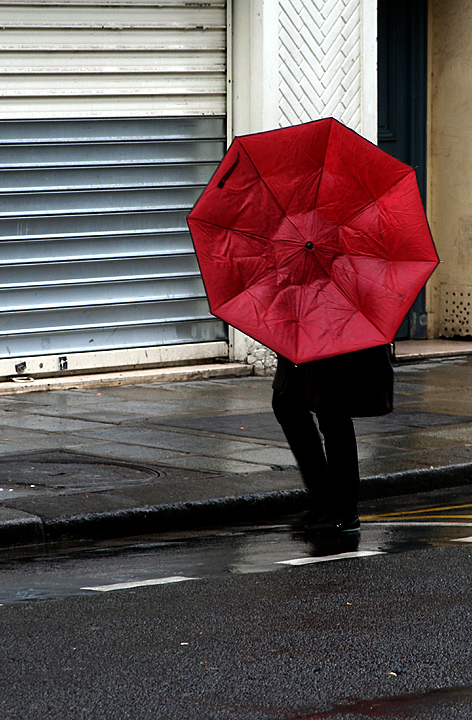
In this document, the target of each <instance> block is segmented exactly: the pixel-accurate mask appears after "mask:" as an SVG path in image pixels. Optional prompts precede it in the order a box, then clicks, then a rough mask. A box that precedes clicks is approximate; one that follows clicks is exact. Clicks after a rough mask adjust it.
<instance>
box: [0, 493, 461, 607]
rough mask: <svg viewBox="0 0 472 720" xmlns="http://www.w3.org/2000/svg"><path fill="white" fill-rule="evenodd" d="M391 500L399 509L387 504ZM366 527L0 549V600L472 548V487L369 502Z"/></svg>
mask: <svg viewBox="0 0 472 720" xmlns="http://www.w3.org/2000/svg"><path fill="white" fill-rule="evenodd" d="M469 495H470V497H469ZM387 506H390V508H391V509H389V510H386V508H387ZM361 521H362V531H361V533H360V534H358V533H346V534H345V535H343V536H341V537H334V538H333V537H330V536H327V537H310V536H307V535H306V534H304V533H301V532H298V531H294V530H292V529H291V526H290V523H289V522H287V523H282V524H279V525H272V526H265V527H264V526H262V527H248V528H230V529H215V530H213V531H201V532H193V533H187V534H186V536H184V537H182V535H175V536H173V535H172V534H171V533H169V534H166V535H163V536H160V537H157V538H154V537H148V538H142V539H138V540H136V539H132V540H130V541H129V542H128V543H127V542H116V543H110V544H108V545H101V546H98V547H93V548H89V549H80V548H75V549H73V550H72V549H71V550H62V551H59V552H56V553H54V554H46V555H39V556H36V557H35V556H33V557H23V558H11V557H9V556H8V553H6V554H5V553H4V555H3V556H2V555H0V604H2V605H5V604H10V603H17V602H24V601H31V600H46V599H57V598H65V597H68V596H73V595H86V594H90V593H94V592H95V593H99V592H101V593H104V592H112V591H124V590H130V589H133V588H137V587H146V586H152V585H166V584H173V583H179V582H190V581H198V580H202V579H204V578H216V577H225V576H226V575H238V574H253V573H269V572H281V571H283V570H284V569H286V568H288V567H295V566H301V565H312V564H317V563H326V562H335V561H343V560H348V559H356V560H358V561H364V562H366V561H368V559H369V558H371V557H374V556H375V555H379V554H389V553H390V554H391V553H405V552H411V551H414V550H419V549H422V548H426V547H439V546H450V547H454V546H458V545H464V546H469V547H471V548H472V489H471V490H469V489H468V488H461V489H460V490H458V489H456V488H455V489H453V490H449V491H443V492H436V493H425V494H423V495H421V496H412V497H401V498H395V499H393V500H383V501H380V502H377V503H375V502H374V503H372V504H371V505H370V507H366V508H365V511H364V513H363V514H362V515H361Z"/></svg>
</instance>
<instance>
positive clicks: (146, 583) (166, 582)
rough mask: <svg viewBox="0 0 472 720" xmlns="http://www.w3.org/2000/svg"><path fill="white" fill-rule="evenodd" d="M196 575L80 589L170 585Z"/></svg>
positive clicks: (109, 590)
mask: <svg viewBox="0 0 472 720" xmlns="http://www.w3.org/2000/svg"><path fill="white" fill-rule="evenodd" d="M199 579H200V578H196V577H183V576H182V575H173V576H171V577H164V578H154V579H152V580H132V581H131V582H123V583H115V584H114V585H96V586H95V587H83V588H80V589H81V590H93V591H95V592H111V591H112V590H130V589H132V588H139V587H149V586H150V585H170V584H171V583H178V582H185V581H186V580H199Z"/></svg>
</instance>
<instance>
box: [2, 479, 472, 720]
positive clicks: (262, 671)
mask: <svg viewBox="0 0 472 720" xmlns="http://www.w3.org/2000/svg"><path fill="white" fill-rule="evenodd" d="M362 511H363V512H362V518H363V524H362V532H361V533H360V536H357V535H356V534H354V535H352V534H350V535H347V536H345V537H343V538H338V539H337V540H333V539H323V540H320V539H314V538H311V539H310V538H307V537H305V536H303V535H302V534H300V533H297V532H294V531H292V529H291V526H290V524H289V523H288V522H287V523H281V524H280V525H278V526H272V527H252V528H241V527H239V528H229V529H226V530H213V531H211V532H210V531H205V532H201V533H188V534H187V535H185V536H183V535H181V534H180V535H177V534H174V535H172V534H168V535H165V536H160V537H147V538H140V539H139V541H135V540H133V541H129V543H126V542H123V543H115V544H110V545H108V546H105V545H103V546H101V547H95V548H88V549H87V548H68V549H66V548H64V549H62V550H61V551H60V552H57V553H55V554H54V555H42V556H41V555H37V556H34V555H31V556H30V557H16V558H14V557H8V556H7V555H5V554H4V555H2V556H1V557H0V605H1V607H0V627H1V638H2V639H1V641H0V663H1V666H2V673H0V717H1V718H2V720H3V719H5V720H20V718H21V720H39V718H41V719H42V720H43V719H44V720H49V719H50V720H57V718H61V720H89V719H90V720H96V718H98V717H99V718H100V720H126V719H128V718H132V719H133V720H151V719H154V718H159V720H167V719H168V718H169V720H170V719H172V720H200V718H204V719H205V720H234V718H238V720H315V719H317V718H325V719H329V720H336V719H338V718H339V720H346V719H347V720H350V719H351V718H352V719H354V718H355V719H356V720H362V719H363V718H395V719H396V720H402V719H404V720H409V719H415V720H423V719H424V720H444V719H445V718H446V719H447V720H455V719H456V718H457V719H460V720H470V718H471V717H472V690H471V687H472V670H471V668H472V649H471V648H472V643H471V639H472V611H471V608H472V588H471V584H470V574H471V570H472V491H471V490H470V489H468V488H461V489H457V488H456V489H454V490H452V491H448V492H436V493H427V494H425V495H422V496H415V497H410V498H390V499H389V500H383V501H381V502H376V503H369V504H364V506H363V508H362Z"/></svg>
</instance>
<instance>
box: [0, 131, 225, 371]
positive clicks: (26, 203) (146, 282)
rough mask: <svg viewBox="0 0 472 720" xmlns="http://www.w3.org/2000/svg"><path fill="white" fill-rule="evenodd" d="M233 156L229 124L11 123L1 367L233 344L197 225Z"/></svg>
mask: <svg viewBox="0 0 472 720" xmlns="http://www.w3.org/2000/svg"><path fill="white" fill-rule="evenodd" d="M13 136H14V137H13ZM224 147H225V128H224V119H223V118H188V119H185V120H184V119H182V118H179V119H155V120H129V121H119V120H116V121H88V122H86V123H81V122H80V121H70V122H67V121H60V122H58V121H53V122H49V123H44V122H32V123H30V122H24V123H21V124H20V123H0V357H19V356H22V355H31V356H34V355H41V354H47V353H63V352H69V353H70V352H80V351H90V350H99V349H101V350H103V349H116V348H127V347H146V346H150V345H165V344H176V343H189V342H201V341H210V340H221V339H223V338H225V337H226V329H225V326H224V324H223V323H222V322H221V321H219V320H217V319H215V318H214V317H213V316H211V315H210V313H209V309H208V304H207V300H206V297H205V292H204V288H203V283H202V280H201V277H200V274H199V269H198V263H197V260H196V257H195V254H194V251H193V246H192V242H191V238H190V236H189V233H188V230H187V225H186V216H187V214H188V212H189V209H190V208H191V207H192V205H193V204H194V202H195V201H196V199H197V198H198V196H199V194H200V193H201V191H202V189H203V187H204V185H205V184H206V182H207V181H208V179H209V178H210V176H211V175H212V174H213V172H214V170H215V168H216V166H217V163H218V160H219V159H220V158H221V156H222V154H223V152H224Z"/></svg>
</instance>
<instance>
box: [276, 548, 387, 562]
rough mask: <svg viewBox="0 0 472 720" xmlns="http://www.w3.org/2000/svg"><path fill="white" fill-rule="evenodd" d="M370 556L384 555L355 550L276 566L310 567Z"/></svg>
mask: <svg viewBox="0 0 472 720" xmlns="http://www.w3.org/2000/svg"><path fill="white" fill-rule="evenodd" d="M372 555H385V553H384V552H383V551H382V550H355V551H354V552H346V553H339V554H338V555H323V556H319V557H302V558H293V559H292V560H278V561H277V562H276V563H275V564H276V565H311V564H312V563H322V562H331V560H347V559H349V558H361V557H371V556H372Z"/></svg>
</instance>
